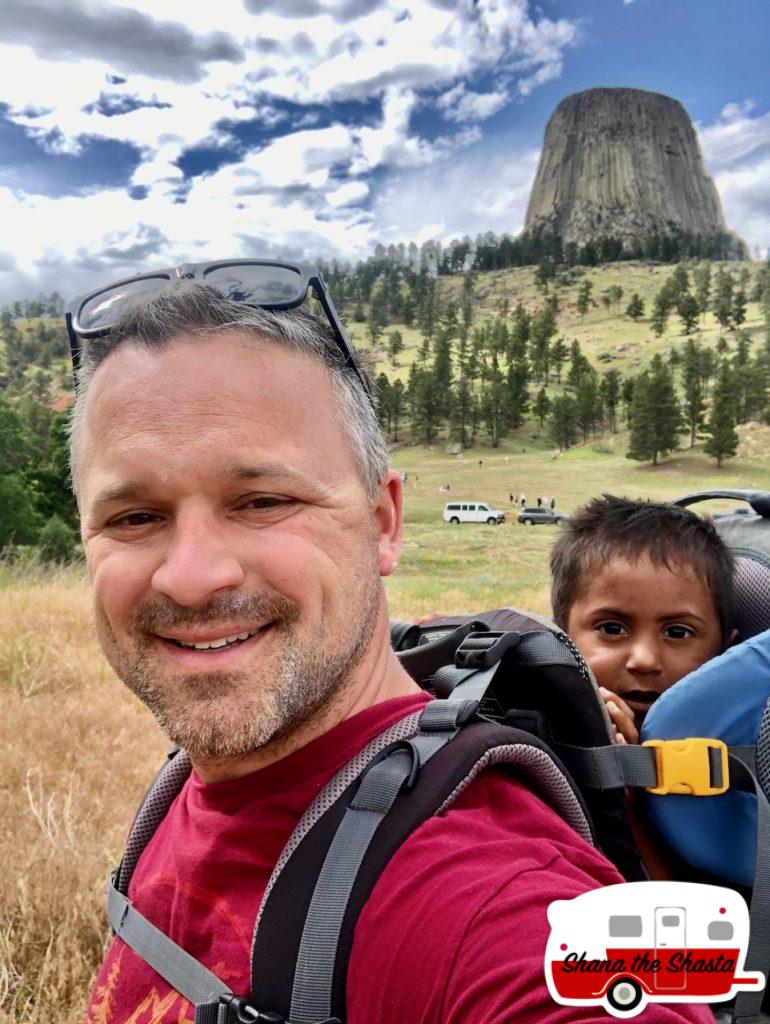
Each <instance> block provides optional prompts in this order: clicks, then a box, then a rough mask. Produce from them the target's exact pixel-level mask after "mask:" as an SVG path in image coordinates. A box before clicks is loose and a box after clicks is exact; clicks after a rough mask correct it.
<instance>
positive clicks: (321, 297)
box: [65, 259, 374, 405]
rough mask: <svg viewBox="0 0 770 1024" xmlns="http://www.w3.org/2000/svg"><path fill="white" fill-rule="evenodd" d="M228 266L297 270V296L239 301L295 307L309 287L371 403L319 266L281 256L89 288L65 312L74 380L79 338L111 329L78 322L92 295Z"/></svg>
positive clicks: (170, 270) (166, 271)
mask: <svg viewBox="0 0 770 1024" xmlns="http://www.w3.org/2000/svg"><path fill="white" fill-rule="evenodd" d="M228 267H236V268H237V267H278V268H281V269H283V270H292V271H294V272H296V273H298V274H299V275H300V278H301V281H300V286H299V287H300V289H301V290H300V294H299V298H297V299H290V300H287V301H284V302H264V303H251V302H243V303H242V305H245V306H253V307H254V308H255V309H295V308H296V307H297V306H300V305H302V303H303V302H304V301H305V299H306V298H307V293H308V290H311V291H312V294H313V297H314V298H316V299H317V300H318V302H319V303H320V304H321V308H322V309H323V311H324V313H325V314H326V319H327V320H328V322H329V326H330V327H331V329H332V334H333V335H334V340H335V341H336V342H337V347H338V348H339V350H340V352H341V353H342V355H343V356H344V357H345V365H346V366H348V367H349V368H350V369H351V370H353V371H354V372H355V374H356V375H357V376H358V379H359V381H360V382H361V386H362V387H363V389H364V391H365V392H366V395H367V396H368V398H369V400H370V401H371V402H372V404H373V405H374V393H373V391H372V387H371V385H370V383H369V381H368V379H367V377H366V374H365V373H364V372H363V370H362V369H361V365H360V364H359V362H358V359H357V357H356V352H355V349H354V348H353V346H352V345H351V343H350V340H349V339H348V336H347V334H346V332H345V328H344V327H343V325H342V321H341V320H340V318H339V315H338V313H337V310H336V309H335V308H334V303H333V302H332V299H331V296H330V295H329V293H328V292H327V290H326V287H325V285H324V283H323V278H322V277H321V272H320V271H319V269H318V267H316V266H315V265H314V264H312V263H285V262H283V261H281V260H248V259H240V260H238V259H233V260H210V261H208V262H205V263H182V264H180V265H179V266H177V267H164V268H163V269H162V270H151V271H147V272H146V273H144V274H135V275H134V276H132V277H125V278H123V279H122V280H120V281H113V282H112V283H111V284H109V285H105V286H104V287H103V288H97V289H96V291H93V292H88V293H87V294H85V295H79V296H78V297H77V298H75V299H73V301H72V302H71V303H70V304H69V306H68V307H67V311H66V314H65V322H66V325H67V334H68V336H69V343H70V354H71V356H72V369H73V373H74V375H75V381H76V382H77V372H78V369H79V368H80V353H81V352H82V348H83V346H82V345H81V343H80V341H81V339H84V340H88V339H89V338H102V337H105V336H106V335H108V334H109V333H110V331H111V329H112V326H111V325H107V326H106V327H95V328H81V327H80V326H79V323H78V318H79V316H80V313H81V311H82V309H83V307H84V306H85V304H86V303H87V302H90V301H91V300H92V299H95V298H97V297H98V296H100V295H107V294H108V293H109V292H111V291H113V290H114V289H116V288H122V287H123V286H124V285H127V284H133V283H134V282H135V281H146V280H152V279H153V278H165V279H166V281H167V282H168V287H173V286H174V285H175V284H179V283H181V282H182V281H204V282H205V280H206V274H207V273H208V272H210V271H212V270H220V269H222V268H228ZM210 287H212V288H214V290H215V291H216V285H214V284H213V283H212V284H211V285H210ZM147 301H150V300H147ZM236 301H240V300H236Z"/></svg>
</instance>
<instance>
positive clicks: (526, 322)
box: [508, 303, 530, 360]
mask: <svg viewBox="0 0 770 1024" xmlns="http://www.w3.org/2000/svg"><path fill="white" fill-rule="evenodd" d="M529 332H530V316H529V313H528V312H527V311H526V309H525V308H524V307H523V306H522V304H521V303H519V304H518V305H517V306H516V309H515V310H514V311H513V327H512V328H511V332H510V335H509V345H510V350H509V354H508V359H509V360H516V359H524V358H526V355H527V344H528V342H529Z"/></svg>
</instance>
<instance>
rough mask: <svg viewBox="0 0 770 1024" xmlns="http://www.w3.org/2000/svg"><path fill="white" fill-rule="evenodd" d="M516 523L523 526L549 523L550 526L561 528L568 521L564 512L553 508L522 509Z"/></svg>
mask: <svg viewBox="0 0 770 1024" xmlns="http://www.w3.org/2000/svg"><path fill="white" fill-rule="evenodd" d="M517 519H518V522H520V523H523V524H524V525H525V526H535V525H536V524H537V523H550V524H551V525H552V526H561V524H562V523H563V522H564V521H565V520H566V519H569V516H568V515H565V513H564V512H559V511H558V509H555V508H523V509H522V510H521V512H519V514H518V516H517Z"/></svg>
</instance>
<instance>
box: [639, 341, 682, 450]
mask: <svg viewBox="0 0 770 1024" xmlns="http://www.w3.org/2000/svg"><path fill="white" fill-rule="evenodd" d="M681 423H682V417H681V413H680V411H679V406H678V403H677V400H676V392H675V391H674V380H673V377H672V376H671V371H670V370H669V368H668V367H667V366H666V364H665V363H664V362H663V360H662V359H661V357H660V355H655V356H653V359H652V362H651V364H650V368H649V370H645V371H644V373H641V374H640V375H639V376H638V377H637V378H636V381H635V382H634V397H633V400H632V402H631V439H630V450H629V452H628V457H629V458H630V459H637V460H638V461H640V462H645V461H647V460H649V461H651V462H652V464H653V466H657V464H658V458H659V457H660V456H661V455H665V454H666V453H667V452H670V451H672V450H673V449H674V448H676V447H677V443H678V438H677V435H678V433H679V432H680V430H681Z"/></svg>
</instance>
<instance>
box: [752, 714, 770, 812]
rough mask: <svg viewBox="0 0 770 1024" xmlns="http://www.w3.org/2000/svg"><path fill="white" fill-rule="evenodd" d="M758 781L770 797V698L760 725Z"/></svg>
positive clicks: (757, 761) (757, 756)
mask: <svg viewBox="0 0 770 1024" xmlns="http://www.w3.org/2000/svg"><path fill="white" fill-rule="evenodd" d="M755 756H756V773H757V781H758V782H759V784H760V786H761V787H762V790H763V792H764V793H765V795H766V796H767V797H768V799H770V700H768V702H767V704H765V710H764V711H763V713H762V721H761V722H760V725H759V735H758V736H757V749H756V755H755Z"/></svg>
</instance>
